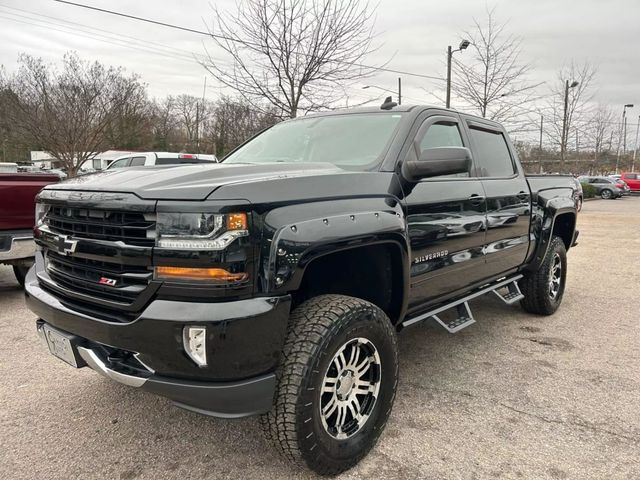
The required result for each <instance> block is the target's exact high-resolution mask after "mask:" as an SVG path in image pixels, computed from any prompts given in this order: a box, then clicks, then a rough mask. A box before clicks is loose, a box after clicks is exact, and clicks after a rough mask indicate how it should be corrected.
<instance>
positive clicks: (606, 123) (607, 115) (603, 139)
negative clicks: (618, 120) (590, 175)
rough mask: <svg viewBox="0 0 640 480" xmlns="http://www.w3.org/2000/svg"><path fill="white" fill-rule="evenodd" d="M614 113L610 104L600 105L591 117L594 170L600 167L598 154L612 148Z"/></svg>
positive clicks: (590, 132)
mask: <svg viewBox="0 0 640 480" xmlns="http://www.w3.org/2000/svg"><path fill="white" fill-rule="evenodd" d="M614 124H615V121H614V115H613V111H612V110H611V107H609V106H608V105H598V107H597V108H596V110H595V111H594V112H593V114H592V115H591V118H590V119H589V127H590V131H589V134H590V136H591V142H592V147H593V171H594V173H595V172H597V169H598V156H599V155H601V154H602V153H603V152H604V151H608V150H611V145H610V144H609V145H607V142H609V143H610V142H611V140H612V138H613V133H614V132H613V130H614Z"/></svg>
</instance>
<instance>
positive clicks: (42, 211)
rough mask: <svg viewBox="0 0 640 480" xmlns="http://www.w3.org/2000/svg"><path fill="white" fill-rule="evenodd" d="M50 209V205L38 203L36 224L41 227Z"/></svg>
mask: <svg viewBox="0 0 640 480" xmlns="http://www.w3.org/2000/svg"><path fill="white" fill-rule="evenodd" d="M48 211H49V205H45V204H44V203H36V214H35V218H36V221H35V224H34V225H35V226H36V227H39V226H40V225H42V223H43V222H44V216H45V215H46V214H47V212H48Z"/></svg>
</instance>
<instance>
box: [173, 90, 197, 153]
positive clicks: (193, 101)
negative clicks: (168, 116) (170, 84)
mask: <svg viewBox="0 0 640 480" xmlns="http://www.w3.org/2000/svg"><path fill="white" fill-rule="evenodd" d="M174 108H175V114H176V116H177V118H178V125H179V126H180V128H182V129H183V131H184V133H185V134H186V140H187V142H188V144H189V146H190V148H194V146H195V144H196V143H197V137H198V136H199V131H198V130H199V126H200V125H199V124H200V122H201V121H202V116H203V112H202V110H203V107H202V100H201V99H200V98H198V97H194V96H193V95H185V94H183V95H178V96H177V97H175V100H174Z"/></svg>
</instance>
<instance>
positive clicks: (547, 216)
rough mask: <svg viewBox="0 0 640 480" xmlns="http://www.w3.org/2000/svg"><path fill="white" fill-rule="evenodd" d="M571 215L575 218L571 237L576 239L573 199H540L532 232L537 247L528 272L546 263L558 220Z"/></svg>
mask: <svg viewBox="0 0 640 480" xmlns="http://www.w3.org/2000/svg"><path fill="white" fill-rule="evenodd" d="M565 214H570V215H572V216H573V229H572V232H571V233H572V235H571V237H572V238H573V237H574V235H573V234H574V232H575V228H576V224H575V221H576V218H577V213H576V204H575V201H574V200H573V199H572V198H568V197H563V196H558V197H553V198H551V199H548V200H545V199H544V198H543V197H540V198H539V205H538V208H537V209H534V213H533V216H532V219H531V220H532V229H531V230H532V232H531V234H532V235H533V237H534V239H535V241H536V247H535V249H534V253H533V255H532V256H531V258H530V259H529V262H528V265H527V267H526V269H527V270H530V271H536V270H538V269H539V268H540V265H541V264H542V262H543V261H544V257H545V256H546V255H547V251H548V250H549V244H550V243H551V238H552V236H553V232H554V228H555V225H556V220H557V219H558V217H560V216H561V215H565ZM570 247H571V242H569V245H567V250H568V249H569V248H570Z"/></svg>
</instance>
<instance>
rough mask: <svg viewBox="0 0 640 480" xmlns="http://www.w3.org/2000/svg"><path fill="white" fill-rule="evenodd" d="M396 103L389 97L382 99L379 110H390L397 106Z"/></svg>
mask: <svg viewBox="0 0 640 480" xmlns="http://www.w3.org/2000/svg"><path fill="white" fill-rule="evenodd" d="M397 106H398V104H397V103H396V102H394V101H393V100H392V99H391V97H390V96H389V97H387V98H385V99H384V103H383V104H382V105H380V109H381V110H391V109H392V108H393V107H397Z"/></svg>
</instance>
